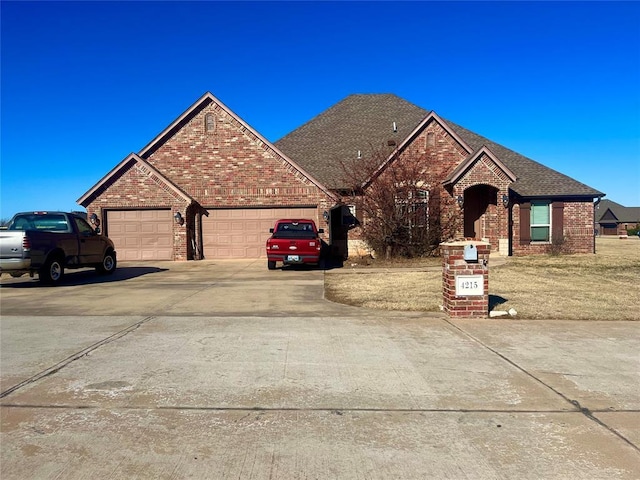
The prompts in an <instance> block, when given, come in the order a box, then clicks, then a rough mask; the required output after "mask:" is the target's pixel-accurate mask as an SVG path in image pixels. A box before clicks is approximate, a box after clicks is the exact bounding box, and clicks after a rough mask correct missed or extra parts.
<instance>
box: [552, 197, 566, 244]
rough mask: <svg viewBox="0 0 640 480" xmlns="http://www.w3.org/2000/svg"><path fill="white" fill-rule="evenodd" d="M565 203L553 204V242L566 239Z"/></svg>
mask: <svg viewBox="0 0 640 480" xmlns="http://www.w3.org/2000/svg"><path fill="white" fill-rule="evenodd" d="M563 222H564V202H553V204H552V206H551V231H552V235H553V240H562V239H563V238H564V223H563Z"/></svg>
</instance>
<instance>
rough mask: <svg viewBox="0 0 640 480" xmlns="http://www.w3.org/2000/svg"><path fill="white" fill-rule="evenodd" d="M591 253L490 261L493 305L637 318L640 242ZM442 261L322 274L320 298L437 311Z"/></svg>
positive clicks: (562, 315)
mask: <svg viewBox="0 0 640 480" xmlns="http://www.w3.org/2000/svg"><path fill="white" fill-rule="evenodd" d="M596 251H597V253H596V254H595V255H560V256H550V255H541V256H529V257H510V258H508V259H506V263H505V264H503V265H498V266H493V267H492V265H491V263H490V264H489V294H490V304H491V305H490V307H491V308H492V309H493V310H508V309H509V308H514V309H515V310H516V311H517V312H518V315H517V317H518V318H522V319H564V320H639V319H640V239H638V238H637V237H633V238H628V239H619V238H617V237H615V238H602V237H599V238H597V239H596ZM440 262H441V261H440V259H430V260H423V261H419V262H413V263H411V262H400V263H381V262H375V261H372V262H369V264H366V263H367V262H363V261H361V260H357V261H353V262H347V263H346V264H345V267H344V269H341V270H334V271H332V272H331V273H328V274H327V275H325V295H326V297H327V299H329V300H332V301H335V302H339V303H346V304H349V305H356V306H361V307H366V308H373V309H380V310H409V311H424V312H439V311H440V305H442V271H441V263H440ZM356 263H357V264H356ZM402 267H411V268H402Z"/></svg>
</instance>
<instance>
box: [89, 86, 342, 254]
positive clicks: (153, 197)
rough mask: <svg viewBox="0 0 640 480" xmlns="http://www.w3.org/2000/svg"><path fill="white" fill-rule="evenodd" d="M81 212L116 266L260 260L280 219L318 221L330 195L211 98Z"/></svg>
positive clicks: (126, 165) (123, 165)
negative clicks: (95, 226) (113, 252)
mask: <svg viewBox="0 0 640 480" xmlns="http://www.w3.org/2000/svg"><path fill="white" fill-rule="evenodd" d="M78 203H79V204H80V205H82V206H83V207H85V208H86V209H87V214H88V215H89V218H91V217H92V216H93V215H95V217H94V218H97V220H98V221H99V222H100V224H101V228H102V229H103V231H104V233H106V234H107V235H108V236H109V237H110V238H111V239H112V240H113V241H114V243H115V245H116V249H117V252H118V258H119V259H120V260H197V259H202V258H205V257H206V258H219V259H224V258H258V257H260V256H264V255H265V252H264V245H265V241H266V238H267V237H268V236H269V228H270V227H272V226H273V222H274V221H275V220H276V219H277V218H282V217H293V218H296V217H298V218H300V217H304V218H309V217H310V218H313V219H315V220H316V221H318V220H319V219H320V218H322V215H323V213H324V212H325V211H330V210H331V207H333V206H334V205H335V204H336V203H337V199H336V197H335V195H334V194H333V193H331V192H330V191H329V190H327V189H326V188H325V187H324V186H323V185H322V184H320V182H318V181H317V180H316V179H315V178H313V177H312V176H311V175H310V174H308V173H307V172H306V171H305V170H304V169H303V168H301V167H300V166H299V165H298V164H297V163H296V162H294V161H293V160H291V159H290V158H288V157H287V156H286V155H284V154H283V153H282V152H281V151H280V150H278V149H277V148H276V147H274V146H273V145H272V144H271V143H270V142H269V141H268V140H266V139H265V138H263V137H262V136H261V135H260V134H259V133H258V132H256V131H255V130H254V129H252V128H251V127H250V126H249V125H248V124H247V123H246V122H244V121H243V120H242V119H240V118H239V117H238V116H237V115H235V114H234V113H233V112H232V111H231V110H229V108H227V107H226V106H225V105H223V104H222V103H221V102H220V101H219V100H218V99H216V98H215V97H214V96H213V95H211V94H210V93H206V94H205V95H203V96H202V97H201V98H200V99H198V101H196V102H195V103H194V104H193V105H192V106H191V107H189V108H188V109H187V110H186V111H185V112H184V113H183V114H182V115H180V116H179V117H178V118H177V119H176V120H175V121H174V122H173V123H171V124H170V125H169V126H168V127H167V128H166V129H164V130H163V131H162V132H161V133H160V134H159V135H158V136H157V137H155V138H154V139H153V140H152V141H151V142H150V143H149V144H148V145H147V146H146V147H144V148H143V149H142V150H141V151H140V152H138V153H137V154H135V153H131V154H129V155H128V156H127V157H125V158H124V159H123V160H122V161H121V162H120V163H119V164H118V165H117V166H116V167H115V168H114V169H113V170H111V171H110V172H109V173H108V174H107V175H106V176H104V177H103V178H102V179H101V180H100V181H99V182H98V183H97V184H96V185H94V186H93V187H92V188H91V189H90V190H89V191H87V192H86V193H85V194H84V195H83V196H82V197H81V198H80V199H78Z"/></svg>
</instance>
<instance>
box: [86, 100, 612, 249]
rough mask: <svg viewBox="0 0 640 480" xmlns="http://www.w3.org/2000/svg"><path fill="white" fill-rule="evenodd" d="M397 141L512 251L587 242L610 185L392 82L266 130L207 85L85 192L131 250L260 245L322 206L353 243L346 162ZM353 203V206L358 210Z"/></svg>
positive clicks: (91, 208) (342, 241) (482, 234)
mask: <svg viewBox="0 0 640 480" xmlns="http://www.w3.org/2000/svg"><path fill="white" fill-rule="evenodd" d="M375 145H384V146H386V147H385V148H389V151H390V152H392V151H393V152H394V153H393V154H391V153H390V155H389V157H388V158H387V159H386V160H385V161H383V162H382V164H381V165H380V167H379V168H380V171H384V169H385V168H388V165H389V164H391V162H394V161H400V159H402V157H403V155H404V156H407V155H409V154H410V153H411V152H413V154H422V155H424V154H425V153H426V154H428V156H427V157H426V160H428V164H429V166H428V169H429V171H430V172H431V174H432V177H433V176H435V177H436V178H437V180H438V181H437V182H432V184H431V185H430V187H429V188H430V189H431V190H432V195H431V197H432V198H439V199H441V201H442V202H444V203H446V204H447V205H449V206H448V207H447V208H451V209H457V210H455V212H457V213H458V214H460V215H461V216H462V217H463V218H464V222H463V227H461V231H460V232H458V236H459V237H467V238H478V239H486V240H487V241H489V242H490V243H491V246H492V249H493V250H500V251H501V252H502V253H504V254H509V255H522V254H529V253H542V252H546V251H547V250H548V249H549V246H550V244H551V241H552V239H553V238H556V237H562V238H564V239H565V240H566V243H565V246H566V248H567V250H568V251H571V252H584V253H591V252H593V251H594V248H595V243H594V242H595V240H594V235H593V231H594V203H593V200H594V199H595V198H600V197H602V196H603V194H602V193H601V192H598V191H597V190H594V189H593V188H590V187H588V186H586V185H584V184H582V183H580V182H577V181H576V180H573V179H571V178H569V177H567V176H565V175H562V174H560V173H558V172H556V171H554V170H551V169H549V168H547V167H545V166H543V165H541V164H539V163H537V162H535V161H533V160H531V159H528V158H526V157H524V156H522V155H519V154H517V153H516V152H513V151H511V150H509V149H507V148H505V147H503V146H500V145H498V144H496V143H494V142H491V141H490V140H487V139H486V138H483V137H481V136H479V135H477V134H475V133H473V132H470V131H468V130H466V129H464V128H462V127H460V126H458V125H456V124H454V123H452V122H449V121H447V120H444V119H443V118H441V117H439V116H438V115H437V114H436V113H434V112H428V111H426V110H423V109H422V108H420V107H418V106H416V105H413V104H411V103H409V102H406V101H405V100H403V99H401V98H399V97H397V96H395V95H386V94H385V95H351V96H349V97H347V98H345V99H344V100H342V101H341V102H339V103H337V104H336V105H334V106H333V107H331V108H329V109H328V110H326V111H325V112H323V113H321V114H320V115H318V116H317V117H315V118H313V119H312V120H310V121H309V122H307V123H305V124H304V125H302V126H301V127H300V128H298V129H296V130H294V131H293V132H291V133H290V134H288V135H286V136H285V137H283V138H282V139H280V140H279V141H277V142H275V143H270V142H269V141H268V140H266V139H265V138H264V137H262V136H261V135H260V134H259V133H258V132H256V131H255V130H254V129H252V128H251V127H250V126H249V125H248V124H247V123H246V122H244V121H243V120H242V119H240V118H239V117H238V116H237V115H235V114H234V113H233V112H232V111H230V110H229V109H228V108H227V107H226V106H225V105H223V104H222V103H221V102H220V101H219V100H218V99H216V98H215V97H214V96H213V95H211V94H210V93H206V94H205V95H203V96H202V97H201V98H200V99H199V100H198V101H196V102H195V103H194V104H193V105H192V106H191V107H189V108H188V109H187V110H186V111H185V112H184V113H183V114H182V115H180V116H179V117H178V118H177V119H176V120H175V121H173V122H172V123H171V124H170V125H169V126H168V127H167V128H166V129H165V130H163V131H162V132H161V133H160V134H159V135H158V136H156V137H155V138H154V139H153V140H152V141H151V142H150V143H149V144H148V145H147V146H146V147H144V148H143V149H142V150H141V151H140V152H138V153H137V154H136V153H131V154H129V155H128V156H127V157H125V158H124V159H123V160H122V161H121V162H120V163H119V164H118V165H117V166H116V167H115V168H114V169H113V170H111V171H110V172H109V173H107V175H105V176H104V177H103V178H102V179H101V180H100V181H99V182H98V183H97V184H95V185H94V186H93V187H92V188H91V189H89V190H88V191H87V192H86V193H85V194H84V195H83V196H82V197H81V198H80V199H79V200H78V203H79V204H80V205H82V206H83V207H85V208H86V209H87V213H88V215H89V218H92V217H93V218H94V221H96V223H98V222H99V223H100V224H101V227H102V229H103V231H104V232H105V233H106V234H107V235H109V236H110V237H111V238H112V239H113V240H114V242H115V244H116V248H117V251H118V256H119V258H120V259H121V260H163V259H164V260H192V259H194V260H197V259H201V258H208V259H216V258H218V259H223V258H258V257H260V256H265V252H264V242H265V240H266V237H268V235H269V234H268V230H269V228H270V227H271V226H272V224H273V222H274V220H276V219H277V218H282V217H305V218H313V219H314V220H316V222H317V223H318V224H319V226H320V227H322V228H324V229H325V230H326V234H325V240H326V241H327V242H328V243H329V244H330V245H331V246H332V247H333V249H334V251H336V252H338V253H340V254H342V255H345V254H346V252H347V239H348V233H347V232H348V228H349V226H348V225H346V224H345V223H346V222H345V221H344V219H345V217H347V216H348V212H349V210H348V206H347V205H345V203H346V202H347V198H346V197H345V188H346V185H345V184H344V178H343V177H342V176H341V174H340V172H339V171H338V170H337V169H336V168H335V165H336V161H340V160H343V159H345V160H348V159H349V158H354V157H356V156H362V155H365V156H366V154H367V152H368V151H369V150H370V149H371V147H372V146H375ZM356 216H357V212H356Z"/></svg>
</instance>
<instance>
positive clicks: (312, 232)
mask: <svg viewBox="0 0 640 480" xmlns="http://www.w3.org/2000/svg"><path fill="white" fill-rule="evenodd" d="M269 232H271V237H270V238H269V239H267V267H268V268H269V270H274V269H275V268H276V262H282V263H283V265H301V264H314V265H317V264H319V263H320V250H321V249H322V240H321V239H320V236H319V234H321V233H324V230H323V229H322V228H321V229H317V228H316V224H315V223H314V221H313V220H305V219H282V220H278V221H277V222H276V224H275V226H274V227H273V228H271V229H270V230H269Z"/></svg>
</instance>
